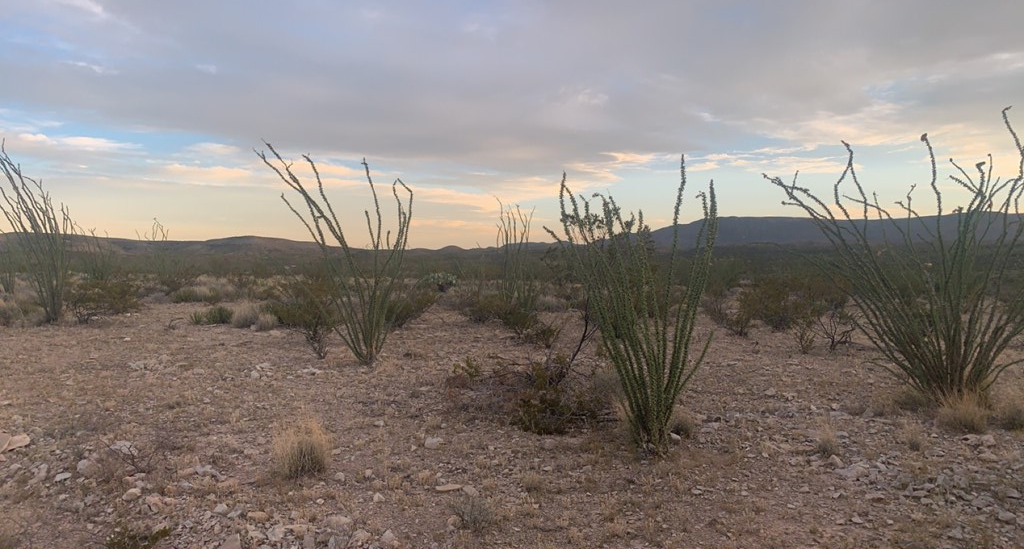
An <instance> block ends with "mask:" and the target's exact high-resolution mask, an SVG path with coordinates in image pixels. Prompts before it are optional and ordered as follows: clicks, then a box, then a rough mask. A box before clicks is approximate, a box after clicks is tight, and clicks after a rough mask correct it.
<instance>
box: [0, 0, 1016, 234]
mask: <svg viewBox="0 0 1024 549" xmlns="http://www.w3.org/2000/svg"><path fill="white" fill-rule="evenodd" d="M1022 20H1024V4H1021V3H1018V2H995V1H993V2H982V3H981V4H978V3H975V4H971V5H970V6H969V5H968V4H966V3H962V2H952V1H924V0H911V1H906V2H898V3H893V2H883V1H875V0H861V1H851V2H842V3H836V2H803V1H798V0H792V1H779V2H771V3H767V2H731V1H718V0H716V1H711V0H708V1H688V2H668V1H666V2H650V3H644V4H642V5H637V4H628V3H625V2H609V1H596V2H595V1H587V2H584V1H566V2H540V1H529V0H525V1H511V0H508V1H494V2H464V1H448V2H430V3H424V2H412V1H407V2H401V1H396V2H314V1H303V2H291V3H284V4H281V3H263V2H260V3H253V2H241V1H221V2H208V1H198V0H185V1H181V2H136V1H133V0H63V1H38V0H9V1H8V2H6V3H5V10H4V13H3V14H2V15H0V23H2V24H3V26H4V28H5V29H13V30H12V31H10V32H5V33H4V36H3V37H0V42H2V46H3V47H2V48H0V71H2V74H5V75H7V76H8V78H9V79H10V81H11V82H16V85H5V86H0V132H2V133H3V135H4V136H5V137H6V139H7V147H8V149H9V150H10V151H11V152H12V153H15V154H17V155H22V156H26V157H27V158H29V159H32V160H36V161H38V162H40V165H41V166H43V171H44V172H45V173H46V174H48V175H50V178H51V179H53V178H54V177H58V176H64V177H70V176H71V175H74V176H75V177H77V178H79V179H78V180H79V181H82V182H83V183H82V184H85V183H84V182H85V181H86V179H85V178H86V177H87V176H88V175H89V174H93V175H96V176H99V177H110V178H115V179H117V178H122V179H124V178H126V177H129V175H128V172H134V175H135V178H136V179H137V180H141V181H153V182H163V183H167V184H180V185H185V186H188V185H196V186H201V185H227V186H252V187H253V188H257V189H258V188H264V187H271V186H272V187H275V188H277V189H279V190H280V189H281V188H282V187H281V186H280V185H277V184H276V183H275V182H274V180H273V178H272V177H269V175H272V174H268V173H266V170H265V168H263V167H262V166H261V165H260V164H259V162H258V160H257V159H256V158H255V156H254V155H253V154H252V152H251V149H252V148H253V147H256V148H261V147H262V143H261V141H260V140H261V139H263V138H265V139H268V140H269V141H270V142H271V143H273V144H274V145H275V146H279V147H280V148H281V149H282V151H293V152H295V153H311V154H313V155H314V157H315V158H317V159H318V160H321V159H322V160H323V161H324V163H325V164H326V165H331V166H336V167H337V168H338V169H339V170H341V171H342V172H343V173H340V174H336V175H338V180H339V181H338V183H339V184H340V183H341V182H348V183H354V182H359V181H360V180H361V172H360V166H359V165H358V162H359V161H360V160H361V159H362V158H363V157H366V158H368V159H369V160H370V162H371V164H372V165H375V166H380V167H381V168H382V169H384V170H385V171H386V172H388V173H389V174H392V175H391V176H396V175H397V176H402V177H403V179H405V180H406V181H407V182H408V183H410V184H411V185H413V186H414V187H419V188H421V189H422V191H421V196H422V198H423V200H424V201H426V202H434V203H438V204H440V203H442V202H444V201H446V200H448V201H450V202H449V203H450V205H451V208H450V209H449V210H447V212H448V213H444V212H445V210H443V209H434V210H429V209H428V212H429V215H432V216H434V217H433V218H432V219H424V220H423V222H424V223H426V224H430V225H431V226H433V227H435V228H436V227H445V226H448V227H452V228H453V229H452V230H453V232H452V233H450V234H451V235H452V241H453V242H456V243H462V244H465V243H467V242H469V239H468V237H462V236H458V234H459V233H458V230H459V229H458V227H459V226H460V225H459V224H458V221H464V222H469V223H476V224H477V225H474V226H479V224H480V223H481V221H482V219H483V217H482V216H484V215H485V214H488V215H489V214H492V213H493V211H494V210H493V208H492V207H489V206H487V204H490V203H491V202H493V197H492V195H496V196H498V197H501V198H502V200H505V201H506V202H510V201H521V202H525V203H534V202H536V203H539V201H540V200H541V199H543V198H545V197H549V200H548V202H550V203H551V204H550V205H553V204H554V197H555V193H556V189H557V181H558V177H559V175H560V173H561V171H562V170H567V171H569V174H570V179H571V180H573V181H575V182H577V183H578V184H579V185H580V186H585V187H589V188H601V189H612V190H614V191H616V192H619V193H627V194H631V195H635V196H636V197H637V204H638V205H639V206H644V207H652V208H656V207H658V205H659V204H658V203H657V202H649V201H646V200H647V199H646V198H645V197H647V196H648V195H650V196H652V197H653V195H654V193H653V191H651V190H650V189H649V187H650V188H653V187H654V186H655V183H654V181H655V179H657V178H660V183H658V184H657V187H658V188H660V189H661V190H662V191H664V193H663V194H668V195H671V194H672V193H671V185H670V184H671V178H672V175H671V174H672V173H673V172H675V170H677V166H676V163H677V162H678V160H677V159H678V154H679V153H680V152H683V151H686V152H689V153H692V155H693V157H692V161H691V168H692V169H694V170H700V171H699V172H698V173H699V175H701V176H702V177H703V176H709V177H715V178H716V179H718V180H719V181H722V184H721V185H720V186H719V190H720V191H721V192H722V193H723V198H730V197H733V198H734V199H736V200H737V201H738V200H739V199H740V198H742V197H753V198H755V199H760V198H765V199H766V198H768V197H772V200H770V202H773V203H774V202H777V200H775V198H777V197H774V196H773V195H772V193H773V190H772V189H768V188H767V187H766V186H763V185H761V184H760V182H759V181H758V173H759V171H763V170H771V169H773V168H774V169H784V170H790V169H794V168H801V167H802V168H803V170H804V172H805V173H812V172H834V171H835V169H836V168H837V166H841V165H842V164H843V163H844V162H845V158H844V156H843V151H842V149H841V148H838V147H837V145H838V142H839V140H840V139H845V140H847V141H849V142H851V143H853V144H854V145H855V146H861V147H866V148H869V149H879V150H880V149H883V148H887V151H888V152H890V153H892V154H890V155H889V160H892V159H896V158H899V159H906V158H915V159H919V158H920V156H921V154H922V152H923V150H922V149H919V148H918V149H912V150H911V151H910V152H907V153H905V154H899V151H900V150H901V149H904V148H906V147H908V146H911V147H912V146H913V145H914V143H915V141H916V138H917V136H919V135H920V134H921V133H922V132H924V131H928V132H929V134H930V135H931V136H932V137H933V139H934V140H935V142H936V144H938V145H940V146H942V147H944V148H945V149H948V150H949V151H950V152H951V153H957V152H960V153H970V154H975V153H977V151H978V150H979V149H983V150H986V152H987V150H997V149H1001V150H1003V151H1005V149H1006V148H1007V147H1006V144H1007V143H1008V141H1007V139H1006V137H1005V130H1004V129H1002V128H1001V127H1000V121H999V118H998V113H999V110H1000V109H1001V108H1002V107H1004V106H1006V105H1008V104H1012V103H1014V102H1015V101H1017V100H1018V99H1021V98H1022V96H1021V90H1024V43H1022V42H1021V40H1020V39H1019V34H1020V33H1019V28H1018V27H1019V22H1020V21H1022ZM1020 108H1021V109H1024V105H1022V106H1021V107H1020ZM775 151H779V152H775ZM894 151H895V152H894ZM716 155H718V156H716ZM880 156H883V160H882V161H883V162H884V161H885V158H884V155H880ZM295 157H296V158H297V157H298V155H297V154H295ZM969 160H970V162H969V163H973V161H974V160H975V159H974V158H971V159H969ZM26 162H27V161H26ZM78 166H85V167H84V168H79V167H78ZM897 173H899V172H897ZM391 176H389V177H391ZM665 176H667V177H669V180H668V181H665V179H664V178H665ZM388 182H390V181H388ZM898 183H899V185H901V186H902V185H903V183H904V181H902V180H900V181H898ZM342 186H344V185H342ZM753 187H756V188H757V189H758V190H757V191H754V192H753V194H752V195H751V192H752V191H751V188H753ZM105 190H109V189H105ZM759 201H760V202H762V203H764V202H765V200H759ZM550 205H549V206H550ZM746 209H750V208H749V205H748V204H739V205H738V207H737V208H736V210H737V211H744V213H745V214H746V213H747V212H745V210H746ZM723 211H726V210H725V206H724V205H723ZM538 212H539V213H538V215H539V216H540V217H542V218H548V219H552V218H554V213H553V212H551V211H550V207H547V208H542V209H541V210H539V211H538ZM766 213H778V212H776V211H772V212H768V211H766ZM459 216H466V218H462V217H459ZM145 217H147V218H148V217H152V215H147V216H145ZM285 222H287V220H285ZM236 232H238V231H237V230H232V228H231V227H225V228H224V229H223V231H221V233H222V234H234V233H236ZM435 232H436V233H437V234H438V235H442V236H439V237H438V238H443V234H445V233H443V231H440V229H438V230H437V231H435ZM463 232H465V231H463ZM290 236H294V235H290ZM414 240H415V237H414ZM477 240H479V239H477ZM419 244H421V245H443V244H444V243H443V242H419Z"/></svg>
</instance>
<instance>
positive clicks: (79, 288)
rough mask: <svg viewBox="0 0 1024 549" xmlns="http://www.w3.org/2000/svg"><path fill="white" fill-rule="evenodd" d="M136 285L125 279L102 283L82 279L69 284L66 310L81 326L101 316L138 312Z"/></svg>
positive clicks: (128, 278) (132, 281)
mask: <svg viewBox="0 0 1024 549" xmlns="http://www.w3.org/2000/svg"><path fill="white" fill-rule="evenodd" d="M138 291H139V285H138V284H137V283H136V282H135V281H134V280H132V279H131V278H130V277H128V275H120V274H119V275H111V276H110V277H108V278H105V279H92V278H88V279H83V280H78V281H74V282H72V283H71V284H70V286H69V288H68V292H67V299H66V301H67V306H68V309H69V310H70V311H71V313H72V314H73V315H75V318H76V319H77V320H78V321H79V322H82V323H87V322H89V321H90V320H92V319H94V318H96V317H98V316H104V315H119V314H124V313H128V312H131V311H137V310H138V309H139V306H140V305H139V298H138V297H137V296H138Z"/></svg>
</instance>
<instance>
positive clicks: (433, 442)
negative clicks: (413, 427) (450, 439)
mask: <svg viewBox="0 0 1024 549" xmlns="http://www.w3.org/2000/svg"><path fill="white" fill-rule="evenodd" d="M442 442H444V441H443V440H441V439H440V438H437V437H427V440H425V441H423V447H424V448H426V449H427V450H436V449H437V448H438V447H439V446H441V443H442Z"/></svg>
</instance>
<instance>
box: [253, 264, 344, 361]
mask: <svg viewBox="0 0 1024 549" xmlns="http://www.w3.org/2000/svg"><path fill="white" fill-rule="evenodd" d="M334 291H335V286H334V283H333V282H332V281H331V279H330V278H329V277H328V276H327V275H326V274H325V273H324V272H323V271H321V270H315V271H312V272H310V273H307V274H306V275H304V276H301V277H290V278H287V279H285V280H284V281H282V282H280V283H279V284H278V285H277V286H276V288H275V291H274V297H273V299H271V300H270V301H269V302H268V303H267V305H266V306H265V307H266V310H267V312H269V313H271V314H273V315H274V316H275V317H277V320H278V321H279V322H280V323H281V325H282V326H284V327H285V328H287V329H289V330H293V331H296V332H298V333H300V334H302V337H303V338H304V339H305V340H306V343H307V344H309V347H310V348H311V349H312V350H313V353H314V354H315V355H316V357H317V358H319V359H324V358H327V348H328V336H330V334H331V332H333V331H334V330H335V329H336V327H337V325H338V323H339V322H340V319H339V314H340V312H339V311H338V309H337V307H335V306H334V297H333V295H334Z"/></svg>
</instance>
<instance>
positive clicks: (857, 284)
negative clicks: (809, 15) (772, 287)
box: [765, 107, 1024, 402]
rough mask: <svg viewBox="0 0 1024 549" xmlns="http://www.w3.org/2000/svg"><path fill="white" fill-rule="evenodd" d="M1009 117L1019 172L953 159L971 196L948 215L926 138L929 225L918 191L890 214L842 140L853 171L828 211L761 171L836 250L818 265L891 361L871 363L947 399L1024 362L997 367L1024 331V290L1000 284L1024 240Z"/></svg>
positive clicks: (1023, 169) (979, 388)
mask: <svg viewBox="0 0 1024 549" xmlns="http://www.w3.org/2000/svg"><path fill="white" fill-rule="evenodd" d="M1008 110H1009V107H1007V108H1006V109H1004V110H1003V113H1002V114H1003V122H1004V124H1005V125H1006V128H1007V129H1008V130H1009V132H1010V135H1011V137H1012V138H1013V142H1014V144H1015V146H1016V149H1017V153H1018V154H1019V157H1020V163H1019V164H1018V173H1017V176H1016V177H1014V178H1012V179H1007V180H1004V181H1000V180H999V179H998V178H996V179H993V177H992V157H991V156H989V160H988V162H979V163H978V164H976V165H975V169H974V172H975V175H973V176H972V175H971V173H969V172H968V171H967V170H965V169H963V168H961V167H960V165H958V164H957V163H956V162H954V161H953V160H950V164H951V165H952V166H953V169H954V174H952V175H950V176H949V177H950V180H951V181H952V182H953V183H954V184H955V185H957V186H958V187H960V188H961V189H963V190H965V191H966V192H967V193H968V196H969V198H968V201H967V204H966V205H964V206H960V207H957V208H955V209H953V210H952V212H950V213H947V211H946V210H945V209H944V208H945V206H944V204H943V196H942V193H941V192H940V190H939V184H938V170H937V167H936V162H935V153H934V151H933V150H932V145H931V142H930V141H929V140H928V136H927V134H925V135H922V136H921V141H923V142H924V144H925V146H926V147H927V149H928V156H929V158H930V159H931V182H930V187H931V194H932V198H933V200H934V204H935V213H936V215H935V216H934V217H929V216H924V215H921V214H920V213H919V212H918V210H917V209H916V206H915V205H914V204H913V203H912V195H913V192H914V187H911V189H910V191H909V192H908V193H907V196H906V200H905V201H899V202H897V203H896V204H897V206H898V208H899V209H898V210H897V212H898V213H897V214H896V215H893V214H891V213H890V212H889V211H888V210H887V209H886V208H884V207H883V206H882V205H881V204H880V203H879V200H878V197H877V195H876V194H869V193H868V191H866V190H865V189H864V187H863V186H862V185H861V183H860V181H859V179H858V177H857V173H856V170H855V169H854V160H853V149H852V148H851V147H850V145H849V144H847V143H846V142H843V144H844V145H845V146H846V150H847V155H848V156H847V164H846V170H845V171H843V174H842V175H841V176H840V177H839V179H838V180H837V181H836V183H835V185H834V186H833V191H832V195H833V196H832V204H827V203H825V201H824V200H822V199H820V198H818V197H817V196H815V195H814V194H812V193H811V191H810V190H808V189H806V188H803V187H799V186H797V184H796V180H795V178H794V181H793V183H791V184H787V183H785V182H783V181H782V180H781V179H779V178H778V177H769V176H767V175H765V178H766V179H768V180H769V181H770V182H771V183H772V184H774V185H775V186H777V187H779V188H780V189H782V190H783V191H784V192H785V193H786V198H787V200H786V201H785V202H784V204H789V205H793V206H796V207H798V208H800V209H802V210H803V211H804V212H806V213H807V215H809V216H810V218H811V219H812V220H813V221H814V223H815V225H817V227H818V229H819V230H820V231H821V232H822V234H823V235H825V237H827V238H828V240H829V241H830V242H831V243H832V246H833V247H834V248H835V251H836V255H835V257H834V258H824V257H822V256H817V257H815V258H812V260H813V261H815V263H816V264H817V265H818V266H819V267H821V268H822V269H823V270H825V271H826V272H828V273H831V274H834V275H836V276H838V277H840V278H844V279H846V280H848V281H849V288H850V298H851V300H852V301H853V303H854V304H855V305H856V306H857V308H858V309H859V310H860V313H861V316H860V317H859V318H860V319H861V320H860V321H859V322H858V325H859V327H860V329H861V331H862V332H863V333H864V335H865V336H866V337H867V338H868V339H870V340H871V342H872V343H873V344H874V345H875V347H877V348H878V350H879V351H880V352H881V354H882V356H883V357H884V360H881V361H877V362H876V363H877V364H879V365H880V366H882V367H884V368H886V369H888V370H889V371H890V372H892V373H893V374H894V375H896V377H898V378H899V379H901V380H903V381H904V382H906V383H907V384H909V385H910V386H911V387H913V388H914V389H917V390H918V391H920V392H922V393H923V394H925V395H927V396H929V397H931V398H932V399H934V400H936V401H940V402H941V401H945V400H950V399H959V398H964V397H971V396H973V395H977V396H981V397H985V396H987V394H988V392H989V389H990V388H991V387H992V384H993V383H995V381H996V380H997V379H998V377H999V375H1000V374H1001V373H1002V372H1003V371H1005V370H1006V368H1008V367H1010V366H1012V365H1014V364H1018V363H1020V362H1021V359H1002V354H1003V351H1005V350H1006V348H1007V346H1009V345H1010V343H1011V342H1012V341H1013V340H1014V339H1015V338H1016V337H1017V336H1018V335H1020V333H1021V332H1022V331H1024V289H1021V288H1016V289H1014V290H1013V291H1008V289H1007V288H1004V280H1005V278H1006V277H1004V274H1006V273H1007V269H1008V268H1010V267H1011V266H1013V265H1014V262H1015V261H1016V256H1015V255H1014V254H1015V249H1016V247H1017V244H1018V242H1019V241H1020V238H1021V234H1022V232H1024V224H1022V223H1021V217H1020V207H1019V206H1020V199H1021V195H1022V193H1024V149H1022V148H1021V142H1020V139H1019V138H1018V137H1017V133H1016V132H1015V131H1014V130H1013V126H1012V125H1011V124H1010V119H1009V117H1008V115H1007V111H1008ZM929 213H930V212H929ZM872 219H875V220H878V221H879V222H880V223H881V225H882V227H883V231H881V238H877V237H876V236H875V235H874V234H873V233H872V234H869V223H868V222H869V220H872ZM1007 295H1009V297H1004V298H1003V299H998V296H1007Z"/></svg>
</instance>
